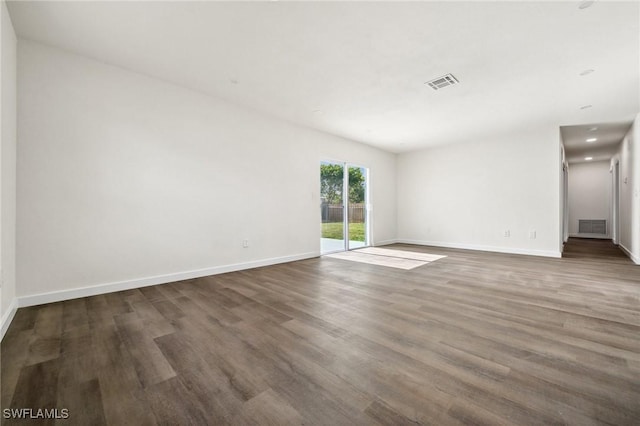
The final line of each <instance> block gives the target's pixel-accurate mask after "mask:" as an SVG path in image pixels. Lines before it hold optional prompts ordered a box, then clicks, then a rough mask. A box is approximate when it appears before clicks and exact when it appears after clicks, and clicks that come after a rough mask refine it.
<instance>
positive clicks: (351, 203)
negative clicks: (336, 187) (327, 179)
mask: <svg viewBox="0 0 640 426" xmlns="http://www.w3.org/2000/svg"><path fill="white" fill-rule="evenodd" d="M347 171H348V174H347V180H348V202H347V209H346V210H347V219H348V220H347V221H348V247H347V249H348V250H353V249H356V248H360V247H365V246H367V245H368V242H369V241H368V227H367V225H368V223H367V216H368V215H367V169H365V168H364V167H359V166H353V165H348V166H347Z"/></svg>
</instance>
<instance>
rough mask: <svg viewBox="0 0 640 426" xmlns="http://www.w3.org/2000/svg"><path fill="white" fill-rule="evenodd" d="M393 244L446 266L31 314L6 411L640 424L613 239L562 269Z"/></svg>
mask: <svg viewBox="0 0 640 426" xmlns="http://www.w3.org/2000/svg"><path fill="white" fill-rule="evenodd" d="M389 248H396V249H399V250H413V251H420V252H424V253H431V254H437V255H446V256H447V258H444V259H441V260H439V261H437V262H433V263H430V264H428V265H425V266H422V267H419V268H417V269H413V270H410V271H405V270H399V269H392V268H385V267H381V266H375V265H368V264H364V263H356V262H348V261H343V260H339V259H331V258H317V259H309V260H304V261H299V262H293V263H288V264H282V265H276V266H269V267H263V268H258V269H253V270H248V271H242V272H234V273H228V274H223V275H217V276H211V277H207V278H202V279H195V280H189V281H183V282H177V283H171V284H166V285H158V286H153V287H146V288H141V289H137V290H130V291H122V292H118V293H113V294H107V295H101V296H95V297H88V298H84V299H76V300H70V301H65V302H61V303H53V304H48V305H42V306H36V307H30V308H22V309H20V310H18V312H17V314H16V316H15V319H14V320H13V323H12V324H11V326H10V328H9V330H8V332H7V334H6V336H5V338H4V340H3V341H2V350H1V356H2V401H1V402H2V407H3V408H35V409H37V408H58V409H62V408H66V409H68V410H69V416H70V417H69V419H67V420H57V424H77V425H99V424H109V425H126V424H131V425H154V424H197V425H201V424H203V425H204V424H216V425H218V424H220V425H224V424H233V425H243V424H265V425H281V424H308V425H352V424H359V425H376V424H388V425H402V424H411V425H415V424H433V425H450V424H451V425H458V424H491V425H501V424H518V425H535V424H540V425H542V424H544V425H553V424H573V425H591V424H615V425H633V424H635V425H637V424H640V267H638V266H635V265H633V264H632V263H631V262H630V261H629V260H628V259H627V258H626V257H624V255H622V254H621V253H620V252H619V250H617V248H615V246H613V245H612V244H611V242H609V241H598V240H575V239H572V240H571V241H570V242H569V244H568V246H567V250H566V255H567V256H566V258H563V259H548V258H537V257H526V256H517V255H505V254H492V253H483V252H473V251H464V250H453V249H441V248H434V247H418V246H409V245H395V246H389ZM54 422H56V421H54V420H41V421H38V422H36V421H30V422H28V424H53V423H54ZM14 423H20V422H19V421H16V420H8V419H3V424H14Z"/></svg>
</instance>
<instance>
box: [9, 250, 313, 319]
mask: <svg viewBox="0 0 640 426" xmlns="http://www.w3.org/2000/svg"><path fill="white" fill-rule="evenodd" d="M318 256H320V252H310V253H302V254H296V255H292V256H283V257H273V258H269V259H261V260H255V261H251V262H245V263H235V264H231V265H223V266H214V267H211V268H204V269H196V270H193V271H184V272H177V273H174V274H166V275H156V276H152V277H146V278H137V279H132V280H125V281H117V282H112V283H106V284H99V285H94V286H89V287H79V288H74V289H69V290H59V291H52V292H49V293H40V294H33V295H29V296H21V297H19V298H18V303H17V306H18V307H20V308H23V307H26V306H34V305H42V304H44V303H53V302H60V301H63V300H70V299H77V298H79V297H88V296H96V295H99V294H105V293H113V292H115V291H122V290H131V289H135V288H140V287H147V286H151V285H157V284H166V283H170V282H175V281H182V280H189V279H192V278H200V277H206V276H209V275H217V274H224V273H227V272H234V271H241V270H243V269H251V268H259V267H261V266H269V265H276V264H278V263H286V262H293V261H296V260H304V259H310V258H313V257H318ZM3 327H4V323H3Z"/></svg>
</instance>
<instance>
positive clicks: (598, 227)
mask: <svg viewBox="0 0 640 426" xmlns="http://www.w3.org/2000/svg"><path fill="white" fill-rule="evenodd" d="M578 232H579V233H580V234H602V235H606V234H607V221H606V220H604V219H580V220H578Z"/></svg>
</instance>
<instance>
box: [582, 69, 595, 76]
mask: <svg viewBox="0 0 640 426" xmlns="http://www.w3.org/2000/svg"><path fill="white" fill-rule="evenodd" d="M594 71H595V70H592V69H588V70H584V71H582V72H581V73H580V75H582V76H585V75H589V74H591V73H592V72H594Z"/></svg>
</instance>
